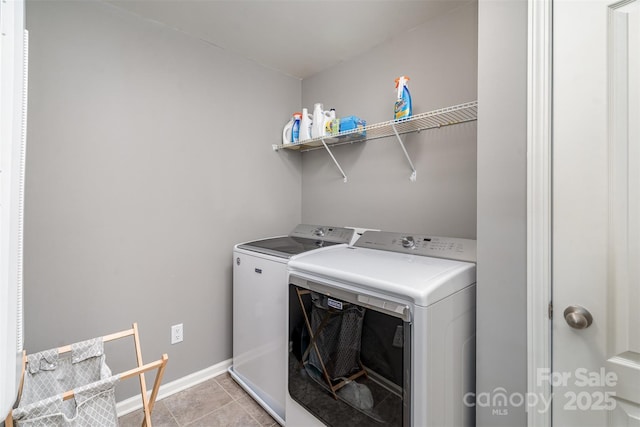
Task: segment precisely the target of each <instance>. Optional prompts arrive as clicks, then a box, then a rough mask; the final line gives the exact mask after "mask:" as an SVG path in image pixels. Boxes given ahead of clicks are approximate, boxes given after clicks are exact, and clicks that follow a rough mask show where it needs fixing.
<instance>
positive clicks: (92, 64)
mask: <svg viewBox="0 0 640 427" xmlns="http://www.w3.org/2000/svg"><path fill="white" fill-rule="evenodd" d="M27 27H28V29H29V32H30V85H29V123H28V125H29V128H28V132H29V137H28V139H29V143H28V155H27V159H28V160H27V177H26V180H27V182H26V218H25V222H26V225H25V230H26V235H25V283H26V285H25V303H26V325H25V326H26V349H27V351H29V352H34V351H39V350H43V349H46V348H50V347H54V346H58V345H61V344H65V343H70V342H74V341H77V340H81V339H86V338H91V337H94V336H99V335H103V334H106V333H110V332H115V331H118V330H121V329H125V328H128V327H130V325H131V323H132V322H134V321H137V322H138V323H139V327H140V332H141V337H142V349H143V356H144V357H145V360H147V361H151V360H152V359H155V358H157V357H159V356H160V355H161V354H162V353H163V352H167V353H169V357H170V360H169V365H168V368H167V372H166V376H165V382H168V381H171V380H174V379H176V378H180V377H183V376H185V375H187V374H190V373H193V372H196V371H198V370H200V369H203V368H207V367H209V366H212V365H214V364H216V363H218V362H220V361H223V360H226V359H228V358H230V357H231V331H232V323H231V319H232V312H231V310H232V307H231V292H232V285H231V283H232V280H231V249H232V245H233V244H234V243H237V242H238V241H243V240H248V239H255V238H259V237H265V236H271V235H276V234H283V233H287V232H288V231H289V230H290V229H291V228H292V227H293V226H294V225H295V224H297V223H298V222H300V203H301V198H300V158H299V156H288V155H280V154H276V153H274V152H273V151H272V150H271V144H274V143H278V141H279V140H280V134H281V131H282V126H283V124H284V121H285V120H283V117H288V116H289V115H290V113H291V111H295V110H296V109H298V108H299V105H300V99H301V83H300V81H299V80H296V79H293V78H290V77H286V76H284V75H281V74H278V73H276V72H273V71H271V70H267V69H264V68H261V67H259V66H257V65H256V64H255V63H253V62H251V61H247V60H244V59H242V58H239V57H237V56H234V55H233V54H230V53H228V52H225V51H223V50H220V49H218V48H215V47H213V46H210V45H208V44H205V43H203V42H201V41H199V40H197V39H194V38H190V37H187V36H185V35H183V34H181V33H179V32H177V31H175V30H173V29H169V28H166V27H163V26H161V25H158V24H156V23H153V22H150V21H145V20H142V19H140V18H138V17H135V16H133V15H129V14H127V13H125V12H122V11H120V10H118V9H115V8H113V7H110V6H108V5H105V4H103V3H100V2H78V1H73V2H61V1H28V2H27ZM233 79H235V81H236V85H235V86H233V85H232V80H233ZM181 322H182V323H184V337H185V339H184V342H183V343H181V344H178V345H174V346H172V345H170V342H169V330H170V325H172V324H175V323H181ZM108 351H109V363H110V365H111V366H112V368H113V369H114V371H119V370H122V369H125V368H129V367H132V366H133V362H134V359H133V355H134V353H133V350H132V347H131V346H125V345H119V346H115V347H114V348H112V349H108ZM118 389H119V396H118V397H119V399H122V398H125V397H128V396H131V395H133V394H134V393H136V392H139V387H138V386H137V383H136V381H135V380H129V381H125V382H123V383H122V385H121V386H119V388H118Z"/></svg>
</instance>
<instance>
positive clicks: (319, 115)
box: [311, 103, 325, 138]
mask: <svg viewBox="0 0 640 427" xmlns="http://www.w3.org/2000/svg"><path fill="white" fill-rule="evenodd" d="M324 117H325V115H324V111H322V104H320V103H318V104H314V105H313V124H312V125H311V137H312V138H319V137H322V136H324Z"/></svg>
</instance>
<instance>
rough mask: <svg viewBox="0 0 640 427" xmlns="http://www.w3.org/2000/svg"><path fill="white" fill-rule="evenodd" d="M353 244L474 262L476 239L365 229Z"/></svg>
mask: <svg viewBox="0 0 640 427" xmlns="http://www.w3.org/2000/svg"><path fill="white" fill-rule="evenodd" d="M354 246H356V247H361V248H370V249H379V250H383V251H392V252H400V253H408V254H413V255H422V256H430V257H434V258H446V259H453V260H458V261H468V262H476V241H475V240H471V239H459V238H455V237H440V236H430V235H424V234H413V233H395V232H389V231H366V232H365V233H364V234H363V235H362V237H360V239H359V240H358V241H357V242H356V244H355V245H354Z"/></svg>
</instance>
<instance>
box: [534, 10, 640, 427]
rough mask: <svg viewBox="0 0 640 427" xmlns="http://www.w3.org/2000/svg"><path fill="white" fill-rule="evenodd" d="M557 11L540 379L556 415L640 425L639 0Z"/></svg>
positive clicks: (560, 422) (557, 422)
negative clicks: (549, 299) (546, 357)
mask: <svg viewBox="0 0 640 427" xmlns="http://www.w3.org/2000/svg"><path fill="white" fill-rule="evenodd" d="M553 21H554V23H553V31H554V33H553V87H554V89H553V258H552V259H553V331H552V336H553V350H552V351H553V367H552V372H553V374H551V375H547V374H546V373H545V372H541V373H540V379H541V380H542V381H551V384H552V393H553V415H552V420H553V425H554V426H557V427H565V426H640V0H630V1H629V0H627V1H622V2H612V1H607V0H588V1H577V0H555V1H554V3H553ZM572 306H574V308H573V309H571V308H569V310H568V312H567V315H568V320H567V319H565V310H567V308H568V307H572ZM587 312H588V313H587ZM589 314H590V316H591V317H592V323H591V324H590V325H589V326H588V327H586V326H587V324H588V323H589V317H590V316H589ZM570 323H571V324H572V326H573V327H572V326H571V325H570ZM580 328H582V329H580Z"/></svg>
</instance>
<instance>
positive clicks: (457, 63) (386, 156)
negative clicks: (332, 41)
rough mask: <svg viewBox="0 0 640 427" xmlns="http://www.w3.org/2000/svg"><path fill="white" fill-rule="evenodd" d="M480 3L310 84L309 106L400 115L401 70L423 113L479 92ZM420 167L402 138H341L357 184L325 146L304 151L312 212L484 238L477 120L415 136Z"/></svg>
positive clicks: (305, 199) (305, 203) (306, 90)
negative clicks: (479, 216) (396, 108)
mask: <svg viewBox="0 0 640 427" xmlns="http://www.w3.org/2000/svg"><path fill="white" fill-rule="evenodd" d="M477 19H478V16H477V3H475V2H471V3H469V4H466V5H464V6H462V7H459V8H458V9H456V10H454V11H452V12H450V13H448V14H446V15H443V16H439V17H437V18H435V19H433V20H432V21H429V22H427V23H425V24H423V25H422V26H420V27H418V28H415V29H413V30H412V31H410V32H408V33H404V34H401V35H400V36H399V37H397V38H395V39H392V40H390V41H389V42H386V43H384V44H382V45H380V46H378V47H376V48H374V49H373V50H371V51H368V52H364V53H363V54H361V55H360V56H358V57H356V58H354V59H352V60H349V61H347V62H344V63H342V64H339V65H337V66H335V67H332V68H330V69H329V70H327V71H324V72H322V73H319V74H317V75H315V76H313V77H311V78H307V79H305V80H304V81H303V84H302V101H303V106H306V107H307V108H309V110H310V111H311V109H312V108H313V104H314V103H315V102H321V103H323V104H324V107H325V109H329V108H335V109H336V112H337V115H338V116H339V117H340V116H350V115H357V116H359V117H361V118H363V119H365V120H367V122H368V123H376V122H382V121H387V120H390V119H392V118H393V105H394V102H395V97H396V92H395V87H394V79H395V78H396V77H398V76H400V75H403V74H405V75H408V76H409V77H410V78H411V81H410V82H409V89H410V91H411V95H412V99H413V109H414V113H420V112H426V111H431V110H434V109H439V108H443V107H448V106H451V105H455V104H460V103H464V102H468V101H473V100H476V97H477V93H476V92H477V59H478V46H477V31H478V22H477ZM405 141H406V147H407V150H408V152H409V154H410V156H411V159H412V161H413V162H414V165H415V167H416V170H417V171H418V174H417V178H418V179H417V182H415V183H412V182H410V181H409V176H410V172H411V171H410V168H409V165H408V162H407V160H406V159H405V157H404V154H403V153H402V149H401V148H400V146H399V144H398V143H397V140H396V139H395V138H386V139H383V140H376V141H371V142H367V143H358V144H354V145H345V146H338V147H335V149H334V150H333V153H334V155H335V156H336V158H337V159H338V161H339V162H340V164H341V166H342V168H343V169H344V171H345V173H346V175H347V177H348V183H346V184H345V183H343V181H342V175H340V173H339V171H338V169H337V168H336V167H335V166H334V164H333V162H332V161H331V158H330V157H329V155H328V153H326V151H324V150H318V151H311V152H307V153H304V154H303V155H302V165H303V166H302V219H303V221H305V222H310V223H330V224H344V225H356V226H363V227H372V228H380V229H384V230H393V231H414V232H424V233H430V234H435V235H446V236H454V237H466V238H475V237H476V124H475V122H474V123H470V124H464V125H459V126H454V127H446V128H442V129H439V130H431V131H426V132H422V133H420V134H412V135H408V136H406V137H405Z"/></svg>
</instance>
